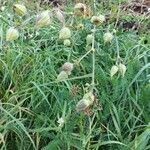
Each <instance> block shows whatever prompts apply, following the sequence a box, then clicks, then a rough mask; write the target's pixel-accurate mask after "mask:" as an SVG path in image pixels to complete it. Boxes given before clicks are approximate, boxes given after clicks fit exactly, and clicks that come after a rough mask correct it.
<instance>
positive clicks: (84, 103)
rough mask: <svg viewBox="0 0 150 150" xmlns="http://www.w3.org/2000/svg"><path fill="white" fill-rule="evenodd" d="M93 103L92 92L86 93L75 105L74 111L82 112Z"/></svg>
mask: <svg viewBox="0 0 150 150" xmlns="http://www.w3.org/2000/svg"><path fill="white" fill-rule="evenodd" d="M93 102H94V95H93V93H92V92H89V93H86V94H85V95H84V96H83V98H82V99H81V100H80V101H79V102H78V103H77V105H76V110H77V111H78V112H80V111H84V110H85V109H87V108H88V107H89V106H91V105H92V104H93Z"/></svg>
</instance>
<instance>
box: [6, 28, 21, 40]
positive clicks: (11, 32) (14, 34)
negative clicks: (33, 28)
mask: <svg viewBox="0 0 150 150" xmlns="http://www.w3.org/2000/svg"><path fill="white" fill-rule="evenodd" d="M18 37H19V32H18V30H17V29H15V28H13V27H10V28H9V29H8V30H7V33H6V41H13V40H16V39H18Z"/></svg>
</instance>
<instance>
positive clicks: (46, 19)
mask: <svg viewBox="0 0 150 150" xmlns="http://www.w3.org/2000/svg"><path fill="white" fill-rule="evenodd" d="M50 23H51V18H50V12H49V11H48V10H47V11H44V12H42V13H41V14H39V15H38V16H37V18H36V26H37V27H38V28H40V27H44V26H47V25H49V24H50Z"/></svg>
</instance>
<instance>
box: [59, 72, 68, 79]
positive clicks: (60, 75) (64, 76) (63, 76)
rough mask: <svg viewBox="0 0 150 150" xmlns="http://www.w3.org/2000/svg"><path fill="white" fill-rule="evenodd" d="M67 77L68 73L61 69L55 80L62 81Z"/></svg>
mask: <svg viewBox="0 0 150 150" xmlns="http://www.w3.org/2000/svg"><path fill="white" fill-rule="evenodd" d="M67 78H68V74H67V73H66V71H61V72H60V73H59V75H58V76H57V81H62V80H65V79H67Z"/></svg>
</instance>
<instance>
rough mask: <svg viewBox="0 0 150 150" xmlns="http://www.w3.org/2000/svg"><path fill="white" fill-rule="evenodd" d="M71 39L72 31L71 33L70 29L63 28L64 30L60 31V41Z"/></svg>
mask: <svg viewBox="0 0 150 150" xmlns="http://www.w3.org/2000/svg"><path fill="white" fill-rule="evenodd" d="M70 37H71V31H70V29H69V28H67V27H63V28H62V29H61V30H60V31H59V39H61V40H65V39H69V38H70Z"/></svg>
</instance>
